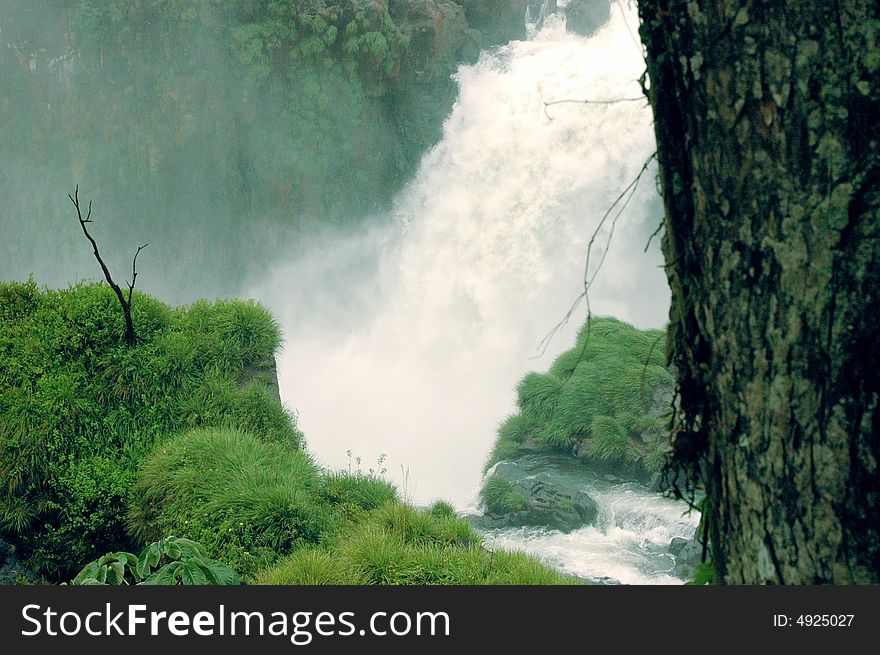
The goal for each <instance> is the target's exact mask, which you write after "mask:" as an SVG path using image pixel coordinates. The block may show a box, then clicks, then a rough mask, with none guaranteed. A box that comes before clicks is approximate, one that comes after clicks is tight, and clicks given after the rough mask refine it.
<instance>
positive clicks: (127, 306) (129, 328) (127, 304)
mask: <svg viewBox="0 0 880 655" xmlns="http://www.w3.org/2000/svg"><path fill="white" fill-rule="evenodd" d="M67 197H68V198H70V202H72V203H73V206H74V207H76V216H77V218H78V219H79V226H80V227H81V228H82V231H83V234H84V235H85V236H86V239H88V240H89V243H91V244H92V252H93V253H94V255H95V259H97V260H98V264H100V266H101V270H102V271H103V272H104V279H106V280H107V284H109V285H110V288H111V289H113V293H115V294H116V298H117V299H118V300H119V304H120V305H121V306H122V313H123V315H124V316H125V343H126V344H127V345H129V346H133V345H135V344H136V343H137V334H136V333H135V331H134V322H133V321H132V319H131V299H132V293H133V292H134V285H135V281H136V280H137V258H138V255H139V254H140V253H141V250H143V249H144V248H146V247H147V246H148V245H149V244H147V243H145V244H144V245H142V246H139V247H138V249H137V252H136V253H135V254H134V259H133V260H132V262H131V282H127V285H128V298H127V299H126V297H125V295H123V293H122V289H121V288H120V287H119V285H118V284H116V282H114V281H113V277H112V276H111V275H110V269H108V268H107V264H105V263H104V260H103V258H102V257H101V253H100V252H98V244H97V242H96V241H95V240H94V238H92V235H91V234H89V230H88V228H87V227H86V223H91V222H92V203H91V201H89V208H88V211H87V212H86V217H85V218H83V215H82V209H81V208H80V204H79V185H78V184H77V185H76V189H75V190H74V192H73V195H70V194H69V193H68V194H67Z"/></svg>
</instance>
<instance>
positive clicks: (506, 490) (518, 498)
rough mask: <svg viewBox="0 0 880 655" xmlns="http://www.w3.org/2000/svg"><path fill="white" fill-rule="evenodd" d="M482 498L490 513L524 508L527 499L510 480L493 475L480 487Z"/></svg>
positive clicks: (503, 512) (501, 512)
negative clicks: (517, 491)
mask: <svg viewBox="0 0 880 655" xmlns="http://www.w3.org/2000/svg"><path fill="white" fill-rule="evenodd" d="M480 500H481V501H482V503H483V506H484V507H485V508H486V511H488V512H489V513H490V514H507V513H509V512H516V511H518V510H521V509H524V508H525V506H526V499H525V498H524V497H523V496H522V495H520V494H518V493H516V492H515V491H514V490H513V486H512V485H511V484H510V481H509V480H507V479H505V478H502V477H501V476H500V475H492V476H490V477H489V479H488V480H486V483H485V484H484V485H483V488H482V489H480Z"/></svg>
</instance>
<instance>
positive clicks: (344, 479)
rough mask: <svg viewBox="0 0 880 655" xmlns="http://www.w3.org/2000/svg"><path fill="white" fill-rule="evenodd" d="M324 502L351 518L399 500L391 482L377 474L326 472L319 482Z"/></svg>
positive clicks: (321, 497) (320, 494)
mask: <svg viewBox="0 0 880 655" xmlns="http://www.w3.org/2000/svg"><path fill="white" fill-rule="evenodd" d="M318 495H319V498H320V501H321V502H322V503H326V504H328V505H332V506H333V507H334V508H335V509H336V510H338V511H340V512H342V513H345V514H346V515H348V516H349V517H350V518H356V517H359V516H360V515H361V514H363V513H364V512H368V511H370V510H373V509H376V508H378V507H381V506H382V505H384V504H385V503H389V502H394V501H397V500H399V494H398V493H397V489H396V488H395V487H394V485H392V484H391V483H390V482H387V481H386V480H383V479H382V478H380V477H376V476H373V475H365V474H363V473H348V472H346V471H336V472H330V471H325V472H324V473H323V474H322V475H321V477H320V479H319V482H318Z"/></svg>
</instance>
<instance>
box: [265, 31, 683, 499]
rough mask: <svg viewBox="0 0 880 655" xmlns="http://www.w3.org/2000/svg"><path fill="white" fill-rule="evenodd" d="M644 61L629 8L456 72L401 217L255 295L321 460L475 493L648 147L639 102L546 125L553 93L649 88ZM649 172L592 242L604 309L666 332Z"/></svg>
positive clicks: (294, 268)
mask: <svg viewBox="0 0 880 655" xmlns="http://www.w3.org/2000/svg"><path fill="white" fill-rule="evenodd" d="M628 18H629V19H630V20H631V21H632V20H634V17H633V16H632V15H630V16H628ZM643 65H644V64H643V62H642V60H641V56H640V51H639V49H638V47H637V46H635V45H634V43H633V41H632V40H631V38H630V36H629V35H628V33H627V26H626V24H625V23H624V20H623V16H622V15H620V14H618V15H617V16H615V17H614V18H613V20H612V22H611V23H610V24H609V25H608V26H607V27H606V28H605V29H603V30H602V31H601V32H600V33H599V34H598V35H597V36H595V37H594V38H592V39H585V38H582V37H578V36H575V35H571V34H567V33H566V32H565V30H564V24H563V23H562V22H561V21H560V20H558V19H551V20H548V21H547V23H546V24H545V25H544V27H543V28H542V29H541V31H540V32H539V33H538V34H537V35H536V36H535V37H534V39H532V40H530V41H519V42H513V43H511V44H510V45H508V46H505V47H502V48H500V49H498V50H496V51H493V52H489V53H484V54H483V55H482V56H481V58H480V60H479V62H477V63H476V64H475V65H472V66H463V67H462V68H461V69H460V70H459V72H458V74H457V76H456V79H457V82H458V84H459V88H460V92H459V97H458V100H457V102H456V104H455V106H454V108H453V110H452V112H451V114H450V116H449V117H448V119H447V120H446V122H445V124H444V129H443V137H442V139H441V141H440V143H439V144H438V145H437V146H436V147H435V148H433V149H432V150H431V151H430V152H428V153H427V154H426V155H425V157H424V158H423V160H422V162H421V164H420V166H419V169H418V171H417V172H416V174H415V176H414V178H413V179H412V180H411V181H410V182H409V183H408V184H407V186H406V187H405V188H404V189H403V190H402V191H401V192H400V193H399V194H398V195H397V196H396V197H395V198H394V201H393V205H392V208H391V209H390V211H388V212H387V213H385V214H383V215H380V216H375V217H374V218H373V220H372V221H371V225H372V227H371V228H369V229H362V230H359V231H354V232H352V231H349V232H347V233H344V234H340V233H338V232H336V231H329V232H327V233H325V234H323V235H315V236H314V237H313V238H311V239H310V240H308V241H307V242H305V243H301V244H299V247H298V248H297V250H296V252H295V253H292V256H291V257H290V260H289V261H287V262H285V263H283V264H280V265H278V266H277V267H275V268H274V270H273V271H272V272H271V273H270V274H269V275H268V276H267V278H266V280H265V281H264V282H263V283H261V284H258V285H255V286H253V287H251V288H249V289H248V292H247V293H248V294H249V295H253V296H254V297H257V298H259V299H260V300H262V301H263V302H265V303H267V304H268V305H269V306H270V307H272V309H273V310H274V311H275V313H276V314H277V315H278V316H279V317H280V319H281V321H282V324H283V326H284V332H285V338H286V343H285V346H284V350H283V352H282V354H281V357H280V384H281V391H282V397H283V399H284V401H285V402H286V403H287V405H288V406H289V407H290V408H291V409H293V410H295V411H296V412H297V414H298V416H299V421H300V426H301V427H302V428H303V430H304V431H305V433H306V436H307V439H308V442H309V447H310V450H311V451H312V452H313V453H315V454H316V455H317V457H318V458H319V460H320V461H321V462H322V463H323V464H325V465H327V466H329V467H331V468H348V467H349V466H353V467H356V466H357V464H356V463H355V462H352V461H351V459H350V457H349V454H348V453H349V452H350V453H351V456H352V457H358V458H360V460H361V463H360V468H361V469H362V470H364V471H368V470H369V469H370V468H375V467H376V466H377V464H376V463H377V461H378V460H379V459H380V458H381V456H382V455H383V454H384V455H386V456H387V459H385V460H384V466H385V467H387V469H388V470H387V476H388V477H389V478H390V479H393V480H395V481H396V482H397V483H398V485H399V486H400V488H401V490H402V492H403V493H404V495H405V496H406V497H407V498H409V499H411V500H414V501H415V502H419V503H426V502H429V501H431V500H433V499H436V498H444V499H447V500H450V501H452V502H454V503H455V504H457V505H458V506H459V507H463V506H467V505H468V504H470V503H472V502H473V501H474V496H475V491H476V488H477V485H478V483H479V480H480V477H481V470H482V466H483V463H484V462H485V460H486V457H487V454H488V452H489V449H490V447H491V445H492V442H493V439H494V436H495V430H496V428H497V425H498V423H499V422H500V421H502V420H503V419H504V417H505V416H506V415H507V414H508V413H509V412H510V411H512V409H513V405H514V398H515V396H514V387H515V385H516V383H517V381H518V379H519V378H520V377H521V376H522V375H523V374H524V373H525V372H527V371H529V370H545V369H546V368H548V367H549V365H550V363H551V362H552V360H553V357H554V356H555V355H557V354H558V353H559V352H561V351H563V350H565V349H567V348H569V347H571V344H572V343H573V334H574V331H575V330H576V329H577V328H578V327H579V326H580V325H581V324H582V322H583V320H584V318H585V316H586V309H585V307H584V306H583V305H582V306H581V307H580V308H579V309H578V310H577V311H575V312H574V313H573V315H572V316H571V318H570V320H569V321H568V322H567V324H566V325H565V326H563V327H562V329H560V330H559V331H558V332H557V333H556V334H555V336H554V337H553V339H552V340H551V341H550V342H549V345H547V346H546V348H542V347H541V343H542V339H543V337H545V336H546V335H547V334H548V333H549V332H550V331H551V330H552V329H553V327H554V325H556V323H557V322H558V321H560V320H561V319H562V318H563V317H564V316H565V315H566V312H567V311H568V310H569V307H570V306H571V304H572V302H573V301H574V300H575V299H576V298H577V296H578V295H579V293H580V292H581V291H582V289H583V275H584V263H585V254H586V250H587V243H588V242H589V240H590V238H591V236H592V234H593V232H594V230H595V229H596V227H597V225H598V223H599V221H600V219H601V217H602V215H603V214H604V213H605V211H606V209H607V208H608V207H609V206H610V205H611V204H612V202H613V201H614V199H615V198H616V197H617V196H618V195H619V194H620V192H621V191H622V190H623V189H624V188H625V187H626V186H627V185H628V184H629V183H630V182H632V181H633V179H634V178H635V177H636V175H637V173H638V172H639V170H640V168H641V167H642V165H643V164H644V163H645V161H646V160H647V159H648V157H649V156H650V155H651V153H652V152H653V150H654V136H653V132H652V127H651V116H650V110H649V108H648V106H647V103H646V102H630V103H621V104H617V105H611V106H584V105H583V104H559V105H554V106H552V107H549V108H548V109H547V111H548V113H549V116H550V118H548V115H547V114H545V110H544V109H545V108H544V103H545V102H550V101H556V100H561V99H584V98H594V99H600V98H620V97H638V96H639V95H640V89H639V86H638V83H637V81H636V80H637V78H638V76H639V75H640V74H641V72H642V70H643ZM654 176H655V171H654V169H649V170H648V171H647V172H646V174H645V175H644V176H643V179H642V180H641V183H640V186H639V188H638V189H637V191H636V193H635V195H634V196H633V198H632V200H631V202H630V203H629V205H628V206H627V207H626V210H625V212H624V213H623V214H622V215H621V218H620V219H619V221H618V222H617V225H616V227H615V229H614V234H613V239H612V240H611V242H610V244H611V245H610V248H609V249H608V252H607V253H606V252H603V249H604V248H605V244H606V239H607V237H608V235H609V229H610V224H611V221H610V219H609V221H608V222H607V223H606V226H605V229H603V230H602V231H600V233H599V237H598V238H597V239H596V243H595V245H594V251H593V255H592V261H593V262H594V265H595V263H596V262H599V261H600V260H602V259H603V257H604V263H603V264H602V268H601V271H599V275H598V277H597V279H596V282H595V285H594V286H593V288H592V289H591V292H590V303H591V309H592V312H593V313H594V314H611V315H615V316H618V317H621V318H623V319H625V320H628V321H630V322H632V323H634V324H636V325H637V326H639V327H658V326H662V325H663V324H664V323H665V321H666V316H667V311H668V302H669V291H668V288H667V286H666V282H665V276H664V274H663V271H662V268H660V264H661V261H662V260H661V256H660V253H659V250H658V244H657V241H656V239H655V240H654V241H653V242H652V245H651V247H650V248H649V249H648V251H647V253H645V252H643V250H644V248H645V245H646V243H647V242H648V239H649V237H650V235H651V234H652V233H653V232H654V231H655V229H656V228H657V226H658V225H659V223H660V219H661V216H662V208H661V205H660V201H659V196H658V195H657V192H656V187H655V180H654ZM612 216H613V215H612ZM593 270H594V268H591V273H592V272H593Z"/></svg>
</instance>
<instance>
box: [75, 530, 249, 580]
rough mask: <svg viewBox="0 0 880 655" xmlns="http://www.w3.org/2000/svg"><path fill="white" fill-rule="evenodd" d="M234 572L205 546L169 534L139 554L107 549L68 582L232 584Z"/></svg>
mask: <svg viewBox="0 0 880 655" xmlns="http://www.w3.org/2000/svg"><path fill="white" fill-rule="evenodd" d="M240 582H241V579H240V578H239V577H238V574H237V573H236V572H235V571H233V570H232V569H230V568H229V567H227V566H224V565H223V564H221V563H220V562H217V561H214V560H212V559H210V558H209V557H208V552H207V550H205V547H204V546H202V545H201V544H199V543H196V542H194V541H191V540H190V539H178V538H177V537H174V536H171V537H166V538H165V539H161V540H159V541H156V542H153V543H152V544H150V545H149V546H147V547H146V548H144V550H143V552H142V553H141V556H140V557H136V556H135V555H133V554H131V553H126V552H115V553H107V554H106V555H104V556H102V557H100V558H99V559H97V560H95V561H94V562H89V563H88V564H86V565H85V566H84V567H83V569H82V570H81V571H80V572H79V574H77V576H76V577H75V578H74V579H73V582H71V583H70V584H72V585H124V584H133V583H134V584H142V585H208V584H212V585H235V584H239V583H240Z"/></svg>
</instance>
